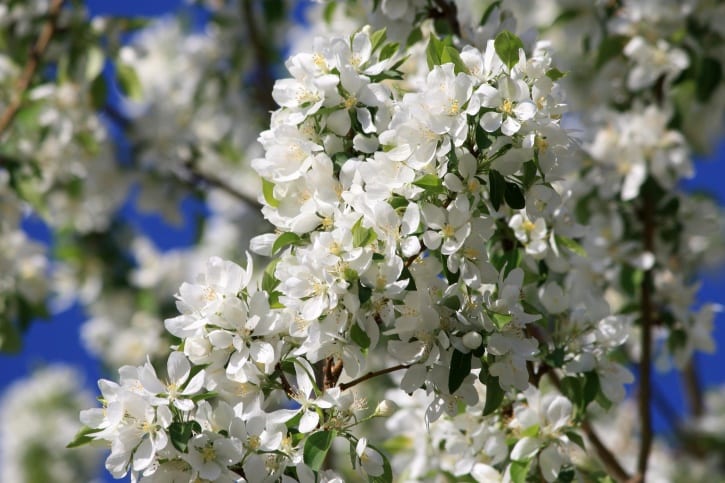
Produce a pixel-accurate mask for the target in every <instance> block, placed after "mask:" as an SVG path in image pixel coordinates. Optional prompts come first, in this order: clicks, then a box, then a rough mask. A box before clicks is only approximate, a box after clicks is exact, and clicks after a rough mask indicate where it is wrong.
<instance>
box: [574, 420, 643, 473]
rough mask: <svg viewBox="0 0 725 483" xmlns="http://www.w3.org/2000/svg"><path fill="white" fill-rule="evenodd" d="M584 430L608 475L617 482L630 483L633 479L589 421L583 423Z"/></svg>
mask: <svg viewBox="0 0 725 483" xmlns="http://www.w3.org/2000/svg"><path fill="white" fill-rule="evenodd" d="M582 430H583V431H584V434H585V435H586V436H587V439H588V440H589V442H590V443H592V446H594V450H595V451H596V452H597V456H599V459H600V460H601V462H602V464H603V465H604V468H605V469H606V470H607V473H608V474H609V475H610V476H612V477H614V478H615V479H616V480H617V481H620V482H624V481H629V480H630V479H631V478H630V476H629V474H628V473H627V472H626V471H625V469H624V468H622V465H620V464H619V461H618V460H617V458H616V457H615V456H614V454H612V452H611V451H609V448H607V446H606V445H605V444H604V443H603V442H602V440H601V439H599V436H597V433H596V431H594V428H592V425H591V424H589V421H587V420H586V419H585V420H583V421H582Z"/></svg>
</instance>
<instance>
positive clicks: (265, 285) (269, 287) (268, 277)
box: [262, 258, 279, 294]
mask: <svg viewBox="0 0 725 483" xmlns="http://www.w3.org/2000/svg"><path fill="white" fill-rule="evenodd" d="M278 262H279V258H277V259H275V260H272V261H271V262H270V263H269V265H267V268H265V269H264V274H263V275H262V290H264V291H265V292H267V293H268V294H271V293H272V292H273V291H274V289H275V288H277V285H279V280H277V277H275V276H274V272H275V270H276V268H277V263H278Z"/></svg>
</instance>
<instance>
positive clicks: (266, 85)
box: [239, 0, 277, 112]
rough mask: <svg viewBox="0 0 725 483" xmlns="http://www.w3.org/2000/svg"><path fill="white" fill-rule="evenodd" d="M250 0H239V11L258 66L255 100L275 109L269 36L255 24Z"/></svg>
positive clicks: (265, 107)
mask: <svg viewBox="0 0 725 483" xmlns="http://www.w3.org/2000/svg"><path fill="white" fill-rule="evenodd" d="M255 3H258V2H253V1H252V0H240V5H239V7H240V13H241V15H242V20H243V21H244V22H245V24H246V27H247V31H248V32H249V42H250V44H251V49H252V52H253V53H254V60H255V62H256V64H257V68H258V72H257V74H258V76H259V78H258V79H257V81H256V82H255V91H256V97H257V101H259V103H260V104H261V105H262V106H263V107H264V109H265V110H266V111H267V112H269V111H274V110H275V109H277V103H276V102H275V101H274V99H273V98H272V88H273V87H274V77H273V76H272V70H271V68H270V65H269V64H270V58H269V50H268V48H267V45H268V44H269V38H270V37H269V36H267V37H266V38H265V37H264V36H262V34H261V32H260V31H259V25H258V24H257V20H256V16H255V14H254V4H255Z"/></svg>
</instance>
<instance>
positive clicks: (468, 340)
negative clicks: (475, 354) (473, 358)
mask: <svg viewBox="0 0 725 483" xmlns="http://www.w3.org/2000/svg"><path fill="white" fill-rule="evenodd" d="M481 342H483V337H481V334H479V333H478V332H469V333H467V334H466V335H464V336H463V345H464V346H466V348H467V349H471V350H473V349H478V348H479V347H481Z"/></svg>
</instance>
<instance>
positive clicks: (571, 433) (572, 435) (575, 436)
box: [564, 431, 587, 451]
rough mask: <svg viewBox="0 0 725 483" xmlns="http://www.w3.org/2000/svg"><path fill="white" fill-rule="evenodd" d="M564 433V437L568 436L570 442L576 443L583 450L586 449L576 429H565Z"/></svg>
mask: <svg viewBox="0 0 725 483" xmlns="http://www.w3.org/2000/svg"><path fill="white" fill-rule="evenodd" d="M564 434H566V437H567V438H569V440H570V441H571V442H572V443H574V444H576V445H577V446H579V447H580V448H581V449H583V450H584V451H586V450H587V448H586V445H585V444H584V438H582V437H581V435H580V434H579V433H577V432H576V431H567V432H565V433H564Z"/></svg>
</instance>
